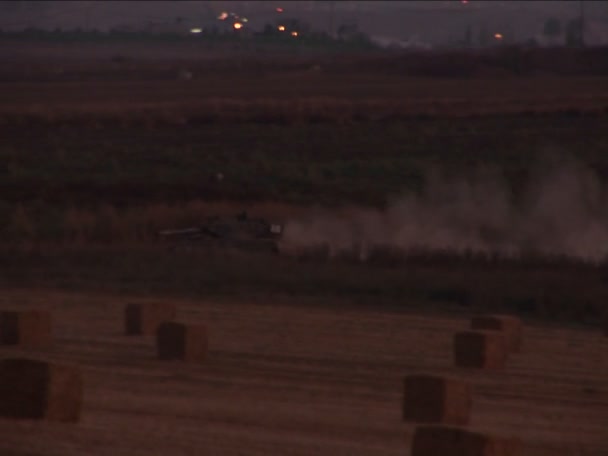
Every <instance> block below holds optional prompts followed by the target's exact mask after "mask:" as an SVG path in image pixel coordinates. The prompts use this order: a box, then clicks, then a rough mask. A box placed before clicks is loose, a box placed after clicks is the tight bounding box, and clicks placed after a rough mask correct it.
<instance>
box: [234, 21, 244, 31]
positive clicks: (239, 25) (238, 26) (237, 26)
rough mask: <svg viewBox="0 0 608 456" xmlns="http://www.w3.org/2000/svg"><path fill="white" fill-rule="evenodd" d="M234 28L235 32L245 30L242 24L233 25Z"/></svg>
mask: <svg viewBox="0 0 608 456" xmlns="http://www.w3.org/2000/svg"><path fill="white" fill-rule="evenodd" d="M232 26H233V27H234V29H235V30H240V29H242V28H243V24H241V23H240V22H235V23H234V24H232Z"/></svg>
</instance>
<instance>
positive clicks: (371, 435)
mask: <svg viewBox="0 0 608 456" xmlns="http://www.w3.org/2000/svg"><path fill="white" fill-rule="evenodd" d="M136 298H137V297H136V296H123V295H114V296H110V295H99V294H96V295H88V294H70V293H63V292H61V293H60V292H53V291H43V290H40V291H36V292H33V291H20V290H5V291H4V292H3V294H2V298H0V304H2V305H7V304H8V303H10V304H13V305H14V304H18V305H19V306H20V307H21V308H23V309H26V308H35V307H36V306H39V305H40V304H41V303H44V304H47V305H49V307H50V308H51V310H52V312H53V314H54V315H57V328H56V340H57V343H56V344H55V346H54V347H53V348H52V349H50V350H48V351H45V352H40V354H43V355H44V356H46V357H48V359H49V360H56V361H61V362H69V363H76V364H78V365H80V366H81V367H82V370H83V374H84V382H85V383H84V384H85V394H84V407H83V413H82V417H81V422H80V423H79V424H77V425H65V424H58V423H34V422H17V421H11V420H6V419H3V420H0V435H2V439H0V454H10V455H12V454H19V455H22V454H35V455H37V456H43V455H44V456H45V455H62V456H70V455H82V454H87V455H112V456H114V455H129V456H131V455H134V456H137V455H146V456H148V455H166V454H171V455H194V454H210V455H222V456H223V455H226V456H231V455H241V454H247V455H273V454H276V455H286V454H288V455H302V456H304V455H306V456H308V455H323V454H327V455H330V454H331V455H349V456H350V455H355V456H357V455H378V454H382V455H395V456H396V455H408V454H410V446H411V442H412V436H413V432H414V426H412V425H409V424H407V423H403V421H402V417H401V399H402V394H403V377H404V376H405V375H414V374H419V373H427V374H431V375H442V376H443V375H445V376H453V375H455V374H457V375H458V377H459V378H463V379H465V380H466V381H467V382H470V383H471V384H472V386H473V406H472V411H471V413H472V414H471V423H470V429H471V430H475V431H478V432H482V433H487V434H491V435H501V436H514V437H517V438H519V439H521V441H522V442H523V452H522V454H523V455H525V456H556V455H557V456H559V455H563V456H566V455H583V454H584V455H586V456H603V455H605V454H607V453H608V438H607V437H606V433H605V423H606V422H608V388H607V386H606V378H608V356H606V355H607V351H608V340H607V339H606V338H605V337H604V336H603V334H602V333H601V331H600V330H599V329H597V330H591V329H574V328H570V329H565V328H559V327H555V326H541V325H538V324H534V323H533V322H524V323H525V324H526V350H525V352H524V353H521V354H518V355H514V356H513V357H512V359H511V360H510V362H509V364H508V366H507V368H506V371H505V372H489V371H488V372H486V371H475V372H471V371H468V370H458V369H455V368H453V367H452V337H453V334H454V332H457V331H459V330H462V329H464V328H466V327H467V326H468V324H469V320H470V317H471V315H469V314H465V313H461V314H444V315H439V314H434V315H432V314H430V313H429V314H427V313H425V312H424V311H420V312H419V313H418V314H416V315H413V314H406V313H403V312H396V311H386V310H384V311H383V310H381V309H379V308H377V309H375V310H372V309H367V310H365V309H362V308H358V309H356V308H352V307H349V306H348V305H345V304H348V302H343V301H341V300H339V299H337V298H335V299H325V298H317V299H315V301H316V303H317V304H318V305H316V306H301V305H299V303H298V301H292V300H290V299H288V298H273V297H272V296H266V297H265V298H264V299H263V300H262V299H259V300H255V299H249V300H242V301H240V302H237V301H234V302H232V301H211V300H184V299H181V300H177V299H176V300H174V302H175V304H176V305H177V306H178V307H179V309H180V315H181V317H183V319H184V320H186V321H192V322H204V323H205V324H206V325H207V326H208V328H209V344H210V345H209V356H208V359H207V361H206V363H203V364H200V365H191V364H182V363H179V362H176V363H166V362H162V361H159V360H157V359H156V353H155V349H154V340H153V339H154V338H153V337H151V336H145V337H143V338H137V339H134V338H130V337H127V336H124V335H123V309H124V302H125V301H127V300H132V299H136ZM19 354H20V352H19V351H18V350H13V349H8V348H2V350H1V351H0V355H1V356H2V357H3V358H4V357H8V356H11V357H12V356H18V355H19Z"/></svg>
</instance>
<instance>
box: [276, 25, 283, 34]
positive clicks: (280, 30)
mask: <svg viewBox="0 0 608 456" xmlns="http://www.w3.org/2000/svg"><path fill="white" fill-rule="evenodd" d="M277 29H278V30H279V32H284V31H285V26H284V25H279V26H278V27H277Z"/></svg>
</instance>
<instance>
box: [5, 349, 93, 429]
mask: <svg viewBox="0 0 608 456" xmlns="http://www.w3.org/2000/svg"><path fill="white" fill-rule="evenodd" d="M82 400H83V381H82V374H81V372H80V370H79V369H78V368H77V367H73V366H67V365H62V364H55V363H48V362H45V361H40V360H33V359H25V358H12V359H5V360H2V361H0V416H2V417H6V418H18V419H19V418H20V419H46V420H53V421H66V422H76V421H78V420H79V419H80V413H81V409H82Z"/></svg>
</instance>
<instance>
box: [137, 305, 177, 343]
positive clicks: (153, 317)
mask: <svg viewBox="0 0 608 456" xmlns="http://www.w3.org/2000/svg"><path fill="white" fill-rule="evenodd" d="M176 315H177V307H176V306H175V304H172V303H167V302H141V303H129V304H127V305H126V307H125V332H126V333H127V334H128V335H152V334H156V330H157V329H158V327H159V325H160V324H161V323H163V322H165V321H170V320H173V319H174V318H175V316H176Z"/></svg>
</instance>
